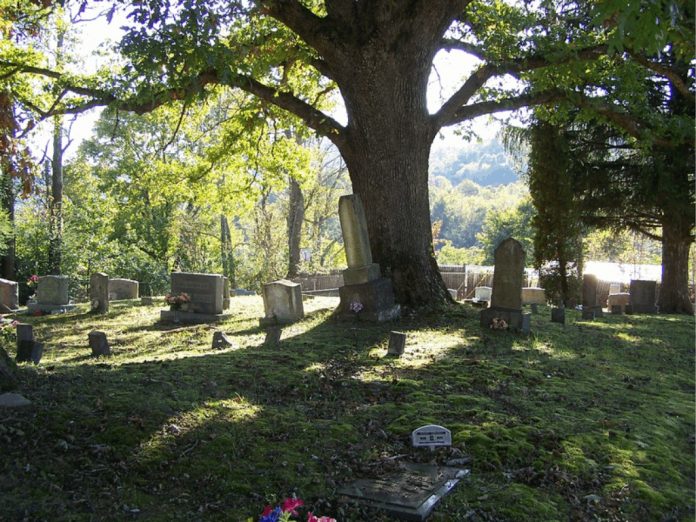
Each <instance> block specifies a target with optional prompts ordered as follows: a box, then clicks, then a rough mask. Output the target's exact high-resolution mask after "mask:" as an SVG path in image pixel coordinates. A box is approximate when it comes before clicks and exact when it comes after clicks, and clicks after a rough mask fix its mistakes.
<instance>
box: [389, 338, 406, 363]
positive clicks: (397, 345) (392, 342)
mask: <svg viewBox="0 0 696 522" xmlns="http://www.w3.org/2000/svg"><path fill="white" fill-rule="evenodd" d="M405 349H406V334H405V333H403V332H389V347H388V348H387V355H395V356H396V357H401V356H402V355H403V354H404V350H405Z"/></svg>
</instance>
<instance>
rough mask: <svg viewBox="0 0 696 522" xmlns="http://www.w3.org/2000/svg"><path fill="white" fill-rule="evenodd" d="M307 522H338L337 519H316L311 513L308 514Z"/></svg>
mask: <svg viewBox="0 0 696 522" xmlns="http://www.w3.org/2000/svg"><path fill="white" fill-rule="evenodd" d="M307 522H336V519H335V518H331V517H316V516H315V515H314V514H313V513H312V512H311V511H310V512H309V513H307Z"/></svg>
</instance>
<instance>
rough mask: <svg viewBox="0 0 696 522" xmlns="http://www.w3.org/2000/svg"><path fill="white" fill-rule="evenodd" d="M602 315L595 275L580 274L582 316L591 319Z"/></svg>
mask: <svg viewBox="0 0 696 522" xmlns="http://www.w3.org/2000/svg"><path fill="white" fill-rule="evenodd" d="M601 316H602V305H600V304H599V300H598V297H597V276H595V275H593V274H585V275H583V276H582V318H583V319H589V320H592V319H594V318H595V317H601Z"/></svg>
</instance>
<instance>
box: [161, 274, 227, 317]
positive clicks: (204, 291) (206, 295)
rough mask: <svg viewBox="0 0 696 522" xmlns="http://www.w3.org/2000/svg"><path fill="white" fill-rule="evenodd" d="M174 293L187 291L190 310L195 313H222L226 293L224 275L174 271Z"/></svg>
mask: <svg viewBox="0 0 696 522" xmlns="http://www.w3.org/2000/svg"><path fill="white" fill-rule="evenodd" d="M171 293H172V295H179V294H181V293H186V294H188V295H189V297H190V299H191V302H190V303H189V306H188V311H189V312H193V313H202V314H211V315H219V314H222V311H223V310H222V304H223V303H222V301H223V293H224V280H223V276H221V275H218V274H197V273H190V272H172V292H171Z"/></svg>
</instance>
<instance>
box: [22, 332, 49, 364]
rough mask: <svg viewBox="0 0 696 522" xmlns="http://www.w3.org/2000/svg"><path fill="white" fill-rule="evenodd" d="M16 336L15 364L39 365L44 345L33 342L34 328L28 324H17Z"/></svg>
mask: <svg viewBox="0 0 696 522" xmlns="http://www.w3.org/2000/svg"><path fill="white" fill-rule="evenodd" d="M15 331H16V335H17V357H16V360H17V362H29V361H32V362H33V363H34V364H39V362H40V361H41V357H42V356H43V350H44V345H43V343H37V342H36V341H35V340H34V327H33V326H32V325H30V324H25V323H18V324H17V326H16V330H15Z"/></svg>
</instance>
